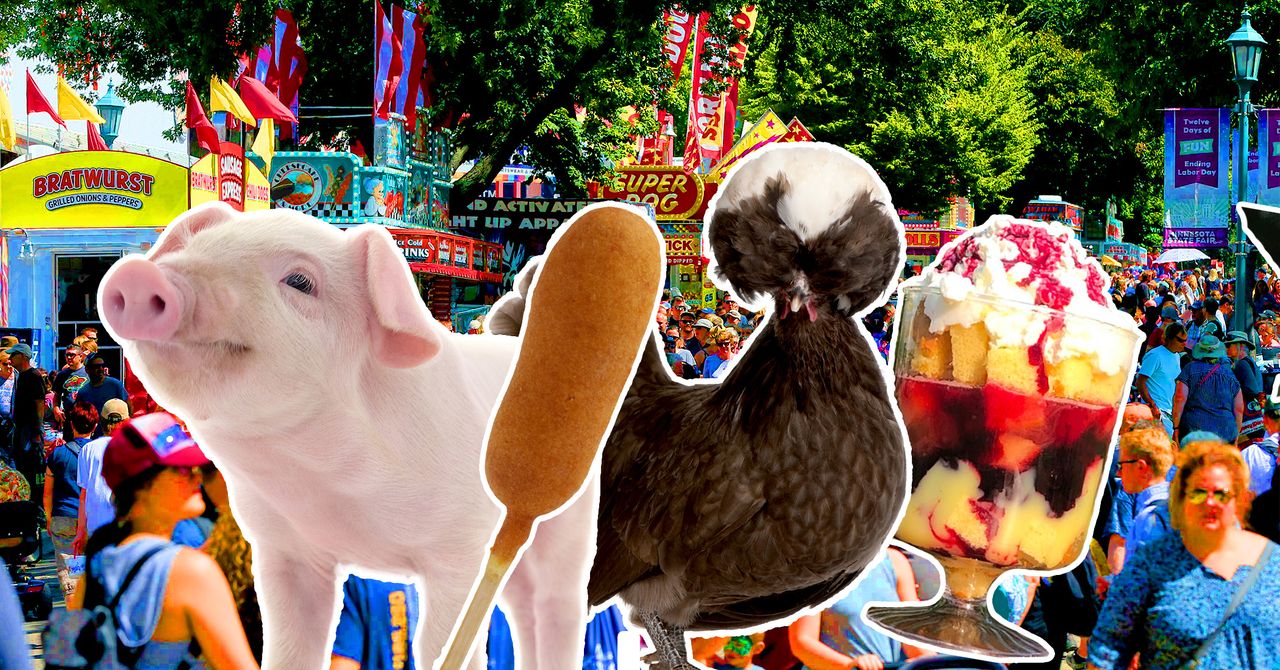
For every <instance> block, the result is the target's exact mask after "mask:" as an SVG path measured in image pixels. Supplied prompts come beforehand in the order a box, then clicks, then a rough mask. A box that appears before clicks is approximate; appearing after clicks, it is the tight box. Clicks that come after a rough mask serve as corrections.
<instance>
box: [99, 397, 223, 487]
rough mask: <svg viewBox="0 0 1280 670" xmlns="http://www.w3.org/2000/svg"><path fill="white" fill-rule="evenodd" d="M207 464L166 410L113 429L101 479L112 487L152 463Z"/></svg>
mask: <svg viewBox="0 0 1280 670" xmlns="http://www.w3.org/2000/svg"><path fill="white" fill-rule="evenodd" d="M207 463H209V459H208V457H206V456H205V455H204V452H203V451H200V446H199V445H197V444H196V443H195V440H192V439H191V436H190V435H188V434H187V431H185V430H183V429H182V424H180V423H178V419H177V418H176V417H174V416H173V415H172V414H169V413H167V412H156V413H155V414H145V415H143V416H139V417H135V418H133V419H130V420H128V421H125V422H124V423H122V424H120V426H119V427H118V428H116V431H115V433H113V434H112V435H111V441H110V442H108V443H107V449H106V452H105V453H104V454H103V457H102V478H103V479H105V480H106V481H107V486H110V487H111V488H112V489H114V488H116V487H117V486H119V485H120V483H121V482H124V481H125V480H127V479H129V478H130V477H133V476H135V475H138V474H140V473H142V472H144V471H146V470H147V469H148V468H150V467H152V466H155V465H164V466H171V467H195V466H197V465H205V464H207Z"/></svg>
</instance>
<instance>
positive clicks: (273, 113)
mask: <svg viewBox="0 0 1280 670" xmlns="http://www.w3.org/2000/svg"><path fill="white" fill-rule="evenodd" d="M240 99H241V100H243V101H244V105H245V107H248V108H249V111H250V112H252V113H253V117H254V118H255V119H275V120H276V121H282V122H284V123H297V122H298V117H296V116H294V115H293V112H291V111H289V108H288V107H285V106H284V104H282V103H281V102H280V100H279V99H278V98H276V96H275V95H273V94H272V93H271V91H269V90H267V87H266V86H264V85H263V84H262V82H260V81H258V80H257V79H254V78H253V77H250V76H248V74H247V73H246V74H244V75H241V76H240Z"/></svg>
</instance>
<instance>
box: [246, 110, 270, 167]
mask: <svg viewBox="0 0 1280 670" xmlns="http://www.w3.org/2000/svg"><path fill="white" fill-rule="evenodd" d="M250 149H252V150H253V153H255V154H258V155H259V156H262V160H263V165H264V166H265V167H264V168H263V169H262V171H263V172H264V173H266V174H270V173H271V157H272V156H274V155H276V122H275V121H272V120H271V119H263V120H262V126H260V127H259V128H258V136H257V137H255V138H253V146H252V147H250Z"/></svg>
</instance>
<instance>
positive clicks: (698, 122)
mask: <svg viewBox="0 0 1280 670" xmlns="http://www.w3.org/2000/svg"><path fill="white" fill-rule="evenodd" d="M708 19H709V15H708V14H707V12H703V13H701V14H699V15H698V22H697V26H698V28H697V32H696V35H697V37H696V38H695V39H694V42H693V61H692V65H691V66H690V67H692V68H693V72H692V76H693V78H692V80H691V81H690V90H689V122H688V124H687V125H688V127H687V129H686V132H685V139H684V163H683V167H684V172H685V174H691V173H693V172H694V171H695V170H697V169H698V168H700V167H702V134H703V133H704V132H706V130H707V126H708V125H709V124H710V123H711V119H712V117H713V116H715V112H716V104H717V103H718V102H719V99H718V98H715V97H712V96H709V95H706V94H704V93H703V92H702V82H703V81H705V80H707V79H710V78H711V76H712V74H711V62H710V60H709V59H708V58H707V55H706V49H707V43H708V42H710V41H711V39H712V38H711V33H709V32H708V31H707V20H708Z"/></svg>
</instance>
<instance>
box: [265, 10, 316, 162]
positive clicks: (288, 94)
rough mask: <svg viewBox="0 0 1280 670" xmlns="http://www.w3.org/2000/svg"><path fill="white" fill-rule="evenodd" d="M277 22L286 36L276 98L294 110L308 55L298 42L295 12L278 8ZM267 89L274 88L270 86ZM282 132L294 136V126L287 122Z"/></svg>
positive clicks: (279, 58)
mask: <svg viewBox="0 0 1280 670" xmlns="http://www.w3.org/2000/svg"><path fill="white" fill-rule="evenodd" d="M276 22H277V23H280V24H283V25H284V37H283V38H282V39H281V40H280V48H279V51H280V53H279V55H278V57H277V59H276V60H279V61H280V62H281V63H282V64H283V66H284V67H283V68H279V69H280V70H282V71H281V72H280V73H279V75H278V76H279V86H278V87H276V88H275V89H274V90H276V91H277V92H278V94H277V95H276V98H278V99H279V100H280V102H282V103H284V104H285V106H287V107H289V111H291V112H292V111H293V110H294V109H296V108H297V106H298V105H297V102H298V89H300V88H302V80H303V78H305V77H306V75H307V55H306V54H305V53H303V51H302V45H301V44H299V43H298V22H297V20H296V19H294V18H293V13H292V12H290V11H289V10H287V9H277V10H276ZM290 64H292V67H290ZM267 89H268V90H273V89H272V87H270V86H268V87H267ZM295 115H296V114H295ZM282 132H283V133H284V136H285V137H293V126H292V125H288V124H286V125H285V126H284V127H283V129H282Z"/></svg>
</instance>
